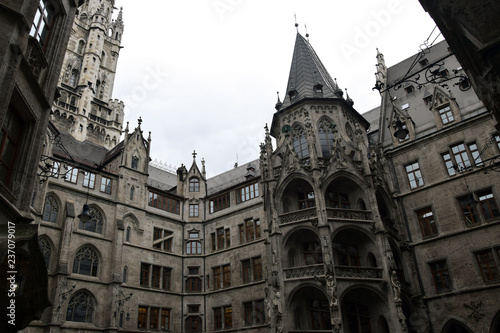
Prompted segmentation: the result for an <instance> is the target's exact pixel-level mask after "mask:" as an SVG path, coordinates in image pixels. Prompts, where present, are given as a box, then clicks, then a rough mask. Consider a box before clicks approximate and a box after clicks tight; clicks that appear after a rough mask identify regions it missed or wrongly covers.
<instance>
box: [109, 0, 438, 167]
mask: <svg viewBox="0 0 500 333" xmlns="http://www.w3.org/2000/svg"><path fill="white" fill-rule="evenodd" d="M115 6H116V7H123V20H124V23H125V31H124V35H123V39H122V45H123V49H122V50H121V52H120V58H119V61H118V68H117V75H116V80H115V87H114V93H113V98H118V99H120V100H123V101H124V103H125V121H129V122H130V129H131V130H132V129H133V128H135V127H136V126H137V119H138V118H139V116H140V117H142V120H143V123H142V125H141V127H142V129H143V130H144V135H145V136H146V137H147V134H148V132H149V131H151V132H152V145H151V158H152V159H153V160H155V159H157V160H159V161H162V162H163V163H165V164H167V165H171V166H173V167H179V166H180V165H181V163H183V164H185V165H187V167H189V166H191V163H192V155H191V153H192V152H193V150H196V152H197V153H198V156H197V160H198V163H199V161H200V160H201V158H204V159H205V161H206V168H207V174H208V176H209V177H212V176H214V175H217V174H220V173H222V172H224V171H227V170H228V169H230V168H232V167H233V166H234V164H235V162H238V163H239V165H242V164H246V163H248V162H249V161H252V160H255V159H257V158H258V157H259V143H260V142H262V141H263V140H264V126H265V124H266V123H268V124H269V125H270V123H271V121H272V116H273V113H274V112H275V109H274V105H275V103H276V99H277V95H276V93H277V92H278V91H279V93H280V97H281V99H282V100H283V97H284V94H285V90H286V85H287V81H288V74H289V70H290V64H291V58H292V52H293V47H294V42H295V37H296V28H295V27H294V24H295V17H296V21H297V23H298V24H299V28H298V29H299V32H300V33H301V34H302V35H303V36H305V34H306V27H305V26H307V32H308V33H309V35H310V36H309V41H310V43H311V44H312V46H313V48H314V49H315V51H316V53H317V54H318V56H319V58H320V59H321V61H322V62H323V64H324V65H325V67H326V69H327V70H328V72H329V73H330V75H331V76H332V77H333V78H337V82H338V84H339V86H340V87H341V88H342V89H345V88H347V89H348V93H349V96H350V97H351V98H352V99H353V100H354V108H355V109H356V110H357V111H358V112H359V113H364V112H366V111H369V110H371V109H373V108H374V107H376V106H377V105H378V104H379V103H380V96H379V93H378V92H377V91H372V88H373V86H374V84H375V76H374V73H375V63H376V59H375V56H376V48H379V50H380V52H382V53H383V54H384V56H385V60H386V64H387V65H388V66H390V65H393V64H395V63H398V62H400V61H402V60H404V59H406V58H408V57H410V56H412V55H414V54H415V53H416V52H417V51H418V50H419V47H420V45H421V44H422V43H423V42H424V41H425V40H426V39H427V38H428V37H429V35H430V33H431V31H432V30H433V28H434V26H435V24H434V22H433V21H432V19H431V18H430V17H429V15H428V14H427V13H425V12H424V10H423V8H422V6H421V5H420V3H419V2H418V0H357V1H334V0H329V1H326V0H325V1H319V0H312V1H311V0H309V1H305V0H296V1H290V0H286V1H285V0H267V1H264V0H191V1H180V0H177V1H171V0H162V1H158V0H155V1H153V0H142V1H137V0H116V2H115ZM116 14H117V13H115V16H116ZM434 37H436V33H434V35H433V37H432V38H431V41H432V40H434ZM438 40H442V37H439V39H438ZM199 165H200V163H199Z"/></svg>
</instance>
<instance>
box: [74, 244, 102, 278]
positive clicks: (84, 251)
mask: <svg viewBox="0 0 500 333" xmlns="http://www.w3.org/2000/svg"><path fill="white" fill-rule="evenodd" d="M98 265H99V257H98V255H97V252H96V251H95V250H94V249H93V248H91V247H89V246H85V247H82V248H81V249H80V250H78V252H77V253H76V255H75V260H74V261H73V273H76V274H82V275H90V276H97V268H98Z"/></svg>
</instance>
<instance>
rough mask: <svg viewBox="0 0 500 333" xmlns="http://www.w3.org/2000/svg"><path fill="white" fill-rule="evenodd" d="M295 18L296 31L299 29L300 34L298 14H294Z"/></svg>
mask: <svg viewBox="0 0 500 333" xmlns="http://www.w3.org/2000/svg"><path fill="white" fill-rule="evenodd" d="M293 17H294V18H295V29H297V32H299V24H298V23H297V14H296V13H295V14H293Z"/></svg>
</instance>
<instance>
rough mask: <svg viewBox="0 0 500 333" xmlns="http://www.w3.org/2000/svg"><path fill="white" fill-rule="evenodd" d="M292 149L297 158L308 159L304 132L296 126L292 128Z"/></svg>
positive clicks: (300, 127)
mask: <svg viewBox="0 0 500 333" xmlns="http://www.w3.org/2000/svg"><path fill="white" fill-rule="evenodd" d="M292 132H293V149H294V150H295V152H296V153H297V155H298V156H299V158H306V157H309V146H308V144H307V138H306V132H305V130H304V128H303V127H302V126H301V125H299V124H296V125H294V126H293V129H292Z"/></svg>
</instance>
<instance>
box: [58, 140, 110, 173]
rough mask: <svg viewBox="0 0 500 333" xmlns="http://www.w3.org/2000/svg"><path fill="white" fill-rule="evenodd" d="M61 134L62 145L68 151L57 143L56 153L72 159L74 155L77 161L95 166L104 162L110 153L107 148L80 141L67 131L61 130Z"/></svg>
mask: <svg viewBox="0 0 500 333" xmlns="http://www.w3.org/2000/svg"><path fill="white" fill-rule="evenodd" d="M59 135H60V138H61V143H62V145H63V146H64V148H66V152H65V151H64V150H63V149H61V148H60V147H58V146H57V145H54V149H53V154H54V155H58V156H61V157H63V158H65V159H67V160H71V157H72V158H73V160H75V161H76V162H78V163H80V164H83V165H87V166H90V167H95V166H96V165H99V164H101V163H103V162H104V159H105V158H106V155H107V153H108V150H107V149H106V148H104V147H102V146H99V145H97V144H95V143H92V142H90V141H83V142H80V141H78V140H76V139H75V138H73V137H72V136H71V135H70V134H68V133H65V132H61V133H60V134H59ZM68 154H69V155H70V156H68Z"/></svg>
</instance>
